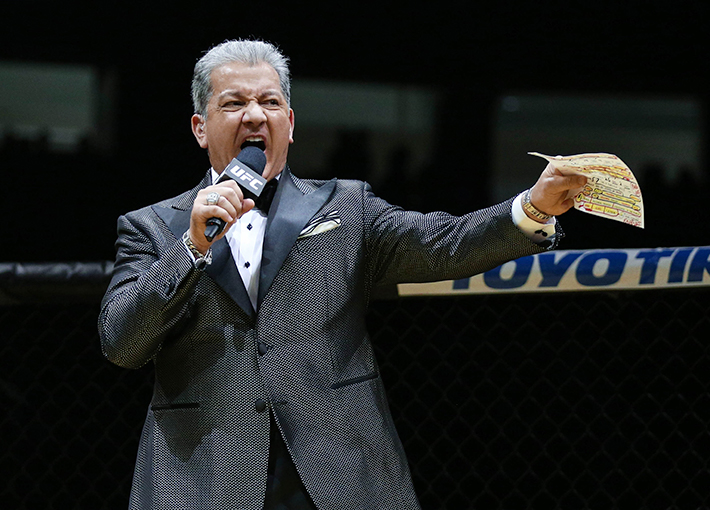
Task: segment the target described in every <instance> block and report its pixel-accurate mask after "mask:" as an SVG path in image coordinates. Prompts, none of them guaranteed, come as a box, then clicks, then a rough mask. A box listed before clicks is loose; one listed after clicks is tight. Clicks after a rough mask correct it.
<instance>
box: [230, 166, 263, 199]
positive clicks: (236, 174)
mask: <svg viewBox="0 0 710 510" xmlns="http://www.w3.org/2000/svg"><path fill="white" fill-rule="evenodd" d="M224 172H225V174H227V176H228V177H229V178H230V179H233V180H235V181H236V182H237V183H238V184H239V185H240V186H241V187H243V188H245V189H248V190H249V191H250V192H252V193H253V194H254V195H256V196H257V197H258V196H259V195H261V192H262V191H263V190H264V185H265V184H266V179H264V178H263V177H262V176H261V175H259V174H257V173H256V172H255V171H254V170H252V169H251V168H249V167H248V166H247V165H244V164H241V163H240V162H239V161H237V160H236V159H233V160H232V162H231V163H230V164H229V165H228V166H227V168H225V169H224Z"/></svg>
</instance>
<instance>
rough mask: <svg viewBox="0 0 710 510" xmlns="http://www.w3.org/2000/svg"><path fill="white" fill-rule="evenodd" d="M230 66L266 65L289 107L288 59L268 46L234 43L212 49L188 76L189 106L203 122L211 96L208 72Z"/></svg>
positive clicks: (262, 43) (223, 44)
mask: <svg viewBox="0 0 710 510" xmlns="http://www.w3.org/2000/svg"><path fill="white" fill-rule="evenodd" d="M232 62H240V63H243V64H248V65H250V66H254V65H257V64H260V63H262V62H264V63H266V64H269V65H270V66H271V67H273V68H274V70H275V71H276V74H278V76H279V82H280V84H281V92H283V95H284V97H285V98H286V102H287V103H288V105H289V106H290V105H291V75H290V72H289V69H288V57H286V56H285V55H283V54H282V53H281V52H280V51H279V49H278V48H276V46H274V45H273V44H271V43H267V42H264V41H259V40H249V39H235V40H232V41H225V42H223V43H222V44H218V45H217V46H215V47H213V48H212V49H210V50H209V51H208V52H207V53H205V55H204V56H203V57H202V58H201V59H200V60H198V61H197V64H195V71H194V73H193V75H192V104H193V107H194V109H195V113H196V114H198V115H201V116H202V117H203V118H207V104H208V103H209V101H210V97H212V92H213V89H212V79H211V76H212V71H214V70H215V69H216V68H218V67H220V66H223V65H225V64H230V63H232Z"/></svg>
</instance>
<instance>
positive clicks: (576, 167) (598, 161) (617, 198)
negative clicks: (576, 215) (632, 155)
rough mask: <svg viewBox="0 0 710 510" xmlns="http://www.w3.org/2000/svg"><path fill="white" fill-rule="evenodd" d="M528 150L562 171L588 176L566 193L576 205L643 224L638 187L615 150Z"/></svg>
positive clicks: (623, 220) (618, 218) (599, 213)
mask: <svg viewBox="0 0 710 510" xmlns="http://www.w3.org/2000/svg"><path fill="white" fill-rule="evenodd" d="M528 154H530V155H531V156H539V157H541V158H543V159H546V160H547V161H549V162H550V163H551V164H552V165H553V166H554V167H555V168H556V169H558V170H559V171H560V172H561V173H563V174H578V175H585V176H587V184H585V185H584V186H583V187H582V188H579V189H576V190H572V191H571V192H570V194H569V196H570V197H571V196H574V208H575V209H579V210H580V211H582V212H586V213H589V214H594V215H595V216H601V217H602V218H608V219H611V220H616V221H620V222H622V223H626V224H628V225H633V226H634V227H639V228H644V223H643V197H642V196H641V188H640V187H639V185H638V181H637V180H636V177H635V176H634V174H633V172H632V171H631V169H630V168H629V167H628V166H626V164H625V163H624V162H623V161H621V159H619V158H618V157H617V156H615V155H614V154H604V153H599V154H576V155H574V156H546V155H545V154H540V153H539V152H528Z"/></svg>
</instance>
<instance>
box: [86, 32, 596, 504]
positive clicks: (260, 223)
mask: <svg viewBox="0 0 710 510" xmlns="http://www.w3.org/2000/svg"><path fill="white" fill-rule="evenodd" d="M289 98H290V85H289V74H288V67H287V61H286V59H285V57H283V56H282V55H281V54H280V53H279V52H278V50H277V49H276V48H274V47H273V46H271V45H270V44H267V43H264V42H260V41H228V42H226V43H223V44H221V45H219V46H217V47H215V48H213V49H212V50H210V51H209V52H208V53H207V54H206V55H205V56H204V57H203V58H202V59H201V60H200V61H199V62H198V63H197V65H196V66H195V74H194V78H193V101H194V103H195V114H194V115H193V117H192V130H193V133H194V135H195V138H196V139H197V142H198V143H199V145H200V146H201V147H202V148H204V149H206V150H207V153H208V156H209V160H210V163H211V165H212V169H211V170H210V171H209V172H208V173H207V175H206V176H205V178H204V179H203V180H202V182H200V184H199V185H198V186H197V187H195V188H194V189H192V190H191V191H188V192H186V193H184V194H182V195H180V196H178V197H175V198H172V199H169V200H165V201H163V202H160V203H158V204H154V205H152V206H150V207H146V208H143V209H140V210H138V211H134V212H131V213H129V214H127V215H125V216H122V217H121V218H119V221H118V241H117V243H116V248H117V259H116V264H115V269H114V274H113V278H112V280H111V283H110V285H109V288H108V290H107V292H106V295H105V297H104V299H103V301H102V305H101V313H100V317H99V332H100V337H101V342H102V348H103V351H104V353H105V355H106V356H107V357H108V359H109V360H111V361H112V362H114V363H116V364H118V365H120V366H124V367H129V368H137V367H140V366H142V365H144V364H145V363H147V362H149V361H151V360H152V361H153V363H154V366H155V387H154V393H153V397H152V401H151V404H150V408H149V410H148V415H147V417H146V421H145V426H144V429H143V433H142V436H141V441H140V446H139V452H138V459H137V462H136V468H135V473H134V480H133V488H132V492H131V502H130V507H131V508H133V509H138V508H140V509H149V508H150V509H153V508H160V509H163V508H164V509H171V510H173V509H177V508H179V509H210V510H215V509H254V510H261V509H313V508H318V509H322V510H335V509H337V510H343V509H348V510H354V509H373V510H374V509H377V510H383V509H416V508H419V503H418V502H417V499H416V496H415V494H414V490H413V488H412V483H411V477H410V473H409V468H408V465H407V461H406V458H405V455H404V452H403V450H402V445H401V443H400V440H399V438H398V436H397V433H396V431H395V429H394V425H393V423H392V418H391V415H390V412H389V409H388V405H387V401H386V398H385V393H384V389H383V386H382V381H381V380H380V376H379V372H378V369H377V363H376V361H375V358H374V355H373V351H372V346H371V344H370V340H369V336H368V333H367V331H366V329H365V315H366V311H367V306H368V300H369V296H370V293H371V291H372V289H373V287H375V286H378V285H382V284H392V283H396V282H417V281H432V280H442V279H454V278H463V277H467V276H471V275H473V274H475V273H479V272H482V271H485V270H488V269H491V268H493V267H496V266H498V265H500V264H502V263H503V262H506V261H507V260H510V259H514V258H518V257H521V256H525V255H530V254H533V253H536V252H540V251H542V250H544V249H546V247H547V248H549V247H554V246H555V245H556V243H557V238H558V235H557V232H556V230H557V226H556V222H555V219H554V217H553V216H554V215H558V214H562V213H563V212H565V211H567V210H568V209H569V207H570V206H571V203H570V201H569V200H565V198H566V196H567V194H568V191H569V190H570V189H574V188H578V187H581V186H582V185H583V184H584V178H579V177H565V176H562V175H559V174H557V173H555V171H554V170H553V169H552V168H551V167H550V166H548V167H547V168H546V169H545V170H544V171H543V173H542V175H541V176H540V178H539V180H538V181H537V183H536V184H535V186H534V187H533V188H531V190H529V192H528V193H526V194H523V195H521V196H518V197H516V198H515V199H511V200H508V201H506V202H504V203H502V204H499V205H496V206H494V207H491V208H488V209H485V210H482V211H477V212H474V213H471V214H468V215H465V216H462V217H453V216H450V215H448V214H445V213H431V214H420V213H416V212H409V211H404V210H402V209H401V208H399V207H395V206H392V205H390V204H388V203H387V202H385V201H384V200H382V199H379V198H377V197H375V196H374V195H373V193H372V192H371V190H370V187H369V186H368V185H367V184H365V183H363V182H360V181H352V180H337V179H333V180H331V181H327V182H323V181H311V180H303V179H298V178H297V177H295V176H294V175H293V174H291V172H290V170H289V168H288V166H287V165H286V158H287V153H288V148H289V145H290V144H291V143H292V142H293V132H294V121H295V118H294V112H293V110H291V108H290V104H289ZM250 145H255V146H257V147H259V148H260V149H262V150H264V153H265V155H266V166H265V169H264V172H263V176H264V177H265V178H266V179H268V180H269V181H273V180H275V179H278V188H277V191H276V193H275V197H274V200H273V203H272V204H271V206H270V208H268V207H267V206H266V205H260V208H255V203H254V201H253V200H251V199H248V198H247V199H245V198H244V195H243V193H242V191H241V189H240V188H239V186H237V185H236V184H235V183H234V182H233V181H226V182H217V181H218V179H219V176H220V174H221V172H222V171H223V170H224V168H225V167H226V166H227V164H228V163H229V162H230V161H231V160H232V159H233V158H234V157H236V156H237V155H238V154H239V153H240V151H241V150H242V149H243V148H244V147H247V146H250ZM336 170H337V169H336ZM267 208H268V213H267V212H266V210H267ZM213 217H217V218H221V219H222V220H224V221H225V222H226V223H227V228H226V229H225V231H224V232H222V233H221V234H219V235H218V236H216V237H215V238H214V239H213V240H212V241H208V240H207V239H206V237H205V224H206V222H207V220H208V219H209V218H213Z"/></svg>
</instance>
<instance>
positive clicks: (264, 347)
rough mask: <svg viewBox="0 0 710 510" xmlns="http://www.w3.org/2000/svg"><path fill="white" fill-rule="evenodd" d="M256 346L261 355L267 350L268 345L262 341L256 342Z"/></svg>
mask: <svg viewBox="0 0 710 510" xmlns="http://www.w3.org/2000/svg"><path fill="white" fill-rule="evenodd" d="M258 347H259V355H260V356H263V355H264V354H266V353H267V352H269V346H268V345H266V344H265V343H264V342H258Z"/></svg>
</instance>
